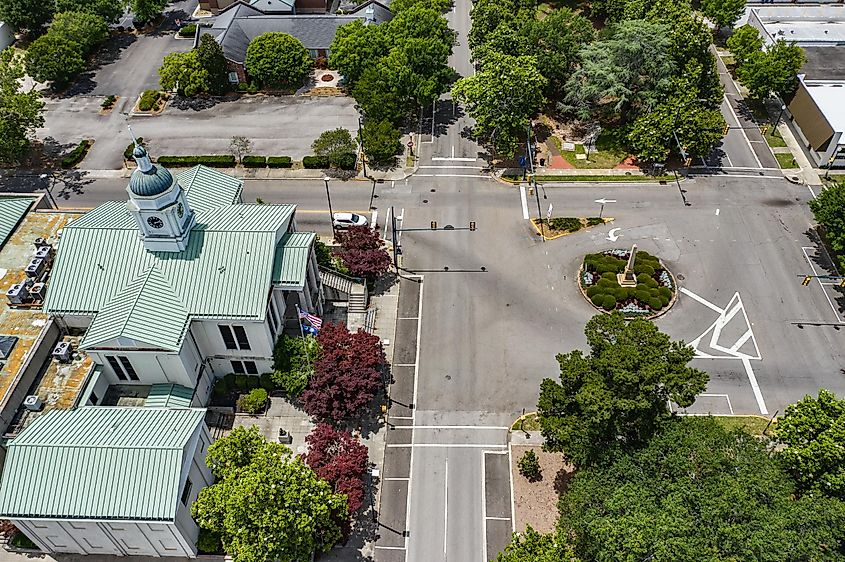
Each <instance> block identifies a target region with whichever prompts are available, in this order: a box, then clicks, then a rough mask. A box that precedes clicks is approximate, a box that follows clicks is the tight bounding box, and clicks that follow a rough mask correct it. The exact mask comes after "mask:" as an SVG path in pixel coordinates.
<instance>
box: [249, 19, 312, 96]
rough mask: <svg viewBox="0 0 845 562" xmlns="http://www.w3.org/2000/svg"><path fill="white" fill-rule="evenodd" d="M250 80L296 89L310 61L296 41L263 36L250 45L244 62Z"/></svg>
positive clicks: (275, 34)
mask: <svg viewBox="0 0 845 562" xmlns="http://www.w3.org/2000/svg"><path fill="white" fill-rule="evenodd" d="M244 66H245V67H246V71H247V72H249V74H250V76H252V77H254V78H255V79H256V80H258V81H259V82H261V83H262V84H264V85H265V86H269V87H274V88H294V89H295V88H299V87H300V86H302V84H303V83H304V82H305V78H306V77H307V76H308V73H309V72H311V67H312V66H313V61H312V60H311V56H310V55H309V54H308V51H307V50H306V49H305V47H303V46H302V43H301V42H300V41H299V39H296V38H295V37H292V36H290V35H288V34H287V33H279V32H270V33H263V34H261V35H259V36H258V37H256V38H255V39H253V40H252V41H250V43H249V46H248V47H247V49H246V60H245V61H244Z"/></svg>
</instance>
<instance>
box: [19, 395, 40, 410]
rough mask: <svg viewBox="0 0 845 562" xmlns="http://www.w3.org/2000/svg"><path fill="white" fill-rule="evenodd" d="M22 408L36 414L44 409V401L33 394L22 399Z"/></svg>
mask: <svg viewBox="0 0 845 562" xmlns="http://www.w3.org/2000/svg"><path fill="white" fill-rule="evenodd" d="M23 406H24V408H26V409H27V410H29V411H30V412H38V411H40V410H41V409H42V408H44V401H43V400H42V399H40V398H39V397H37V396H36V395H34V394H31V395H30V396H27V397H26V398H24V401H23Z"/></svg>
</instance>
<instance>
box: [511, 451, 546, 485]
mask: <svg viewBox="0 0 845 562" xmlns="http://www.w3.org/2000/svg"><path fill="white" fill-rule="evenodd" d="M517 464H518V465H519V473H520V474H521V475H523V476H524V477H525V478H527V479H528V480H529V481H530V482H535V481H537V480H540V478H542V476H543V473H542V468H541V467H540V459H538V458H537V453H535V452H534V451H533V450H532V449H529V450H527V451H525V454H524V455H522V458H520V459H519V462H518V463H517Z"/></svg>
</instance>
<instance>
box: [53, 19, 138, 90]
mask: <svg viewBox="0 0 845 562" xmlns="http://www.w3.org/2000/svg"><path fill="white" fill-rule="evenodd" d="M137 40H138V38H137V37H136V36H135V35H132V34H131V33H118V34H115V35H113V36H111V37H110V38H109V39H107V40H106V42H105V43H103V44H102V45H101V46H100V48H99V49H98V50H97V52H96V53H94V55H93V57H92V59H91V62H90V64H89V65H88V68H87V69H86V70H85V72H82V73H80V74H79V75H77V76H76V78H74V80H73V82H71V83H70V85H69V86H68V87H67V88H65V89H64V90H62V91H60V92H56V93H54V94H53V97H55V98H57V99H66V98H71V97H74V96H78V95H83V94H90V93H91V92H93V91H94V88H96V87H97V81H96V74H97V71H98V70H100V69H101V68H103V67H104V66H107V65H110V64H114V63H115V62H117V61H119V60H120V56H121V54H122V53H123V51H124V50H125V49H126V48H127V47H129V46H130V45H131V44H132V43H134V42H135V41H137Z"/></svg>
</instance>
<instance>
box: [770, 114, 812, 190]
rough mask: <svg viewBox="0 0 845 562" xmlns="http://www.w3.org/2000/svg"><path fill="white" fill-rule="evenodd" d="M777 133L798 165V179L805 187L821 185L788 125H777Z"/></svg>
mask: <svg viewBox="0 0 845 562" xmlns="http://www.w3.org/2000/svg"><path fill="white" fill-rule="evenodd" d="M778 133H780V136H781V138H782V139H783V140H784V142H785V143H786V146H787V148H789V151H790V152H791V153H792V157H793V158H794V159H795V163H796V164H798V167H799V168H800V171H799V172H798V173H797V175H798V177H800V178H801V180H802V181H803V182H804V183H805V184H807V185H818V186H820V185H822V180H821V178H820V177H819V174H818V171H817V170H816V168H815V167H814V166H813V164H812V163H811V162H810V159H809V158H807V155H806V154H805V153H804V149H803V148H801V143H799V142H798V139H796V138H795V135H793V134H792V129H790V128H789V125H787V124H786V123H785V122H781V123H780V124H779V125H778Z"/></svg>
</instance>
